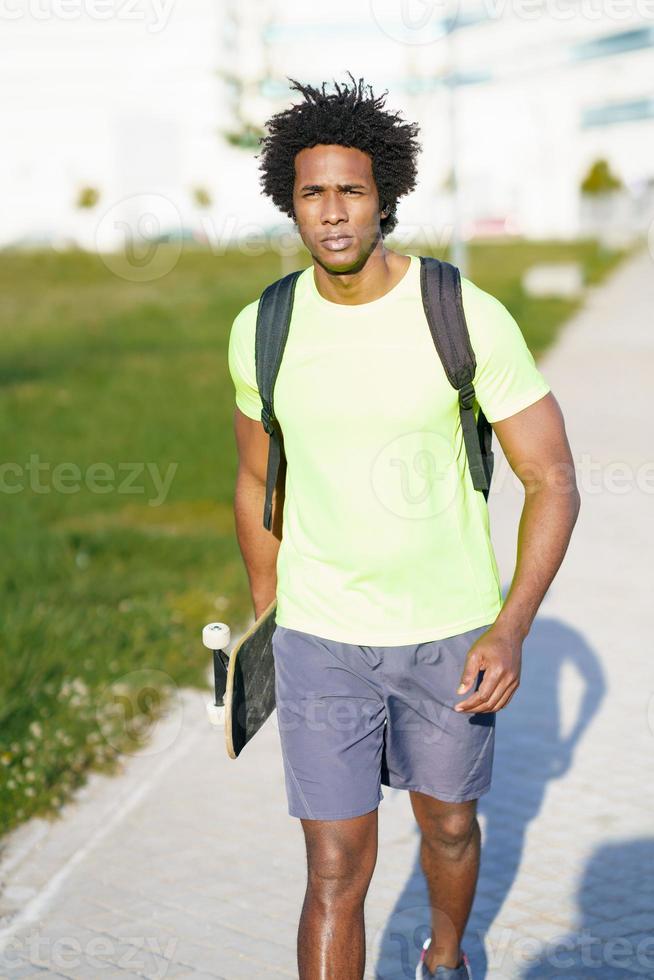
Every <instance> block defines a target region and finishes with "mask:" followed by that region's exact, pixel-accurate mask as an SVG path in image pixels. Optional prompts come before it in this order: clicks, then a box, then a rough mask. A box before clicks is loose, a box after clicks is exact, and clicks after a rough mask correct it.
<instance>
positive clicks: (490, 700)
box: [454, 669, 518, 712]
mask: <svg viewBox="0 0 654 980" xmlns="http://www.w3.org/2000/svg"><path fill="white" fill-rule="evenodd" d="M517 687H518V679H517V677H515V676H514V675H513V674H511V673H509V672H508V671H503V670H501V669H500V670H497V671H492V670H486V671H485V672H484V679H483V680H482V682H481V684H480V685H479V689H478V690H477V691H475V693H474V694H472V695H471V696H470V697H469V698H466V700H465V701H459V703H458V704H457V705H455V707H454V710H455V711H467V712H477V711H480V712H481V711H498V710H500V709H501V708H503V707H504V706H505V705H506V704H508V702H509V701H510V699H511V698H512V697H513V695H514V693H515V691H516V689H517Z"/></svg>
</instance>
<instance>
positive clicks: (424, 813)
mask: <svg viewBox="0 0 654 980" xmlns="http://www.w3.org/2000/svg"><path fill="white" fill-rule="evenodd" d="M409 795H410V797H411V806H412V807H413V812H414V814H415V817H416V820H417V821H418V826H419V828H420V831H421V834H422V839H421V843H420V862H421V865H422V869H423V871H424V873H425V878H426V879H427V888H428V890H429V903H430V905H431V928H432V937H431V945H430V946H429V949H428V950H427V953H426V956H425V963H426V965H427V969H428V970H431V971H432V972H433V971H434V970H435V969H436V967H437V966H440V965H441V964H442V965H443V966H449V967H455V966H458V964H459V961H460V959H461V948H460V943H461V937H462V936H463V932H464V930H465V927H466V923H467V921H468V917H469V915H470V909H471V908H472V902H473V899H474V895H475V888H476V886H477V877H478V874H479V853H480V841H481V834H480V829H479V822H478V820H477V801H476V800H468V801H466V802H465V803H445V802H442V801H441V800H437V799H435V798H434V797H433V796H428V795H427V794H425V793H417V792H414V791H411V792H410V793H409Z"/></svg>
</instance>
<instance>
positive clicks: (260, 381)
mask: <svg viewBox="0 0 654 980" xmlns="http://www.w3.org/2000/svg"><path fill="white" fill-rule="evenodd" d="M303 271H304V270H303V269H299V270H298V271H296V272H291V273H289V274H288V275H286V276H283V277H282V278H281V279H278V280H277V281H276V282H273V283H271V284H270V285H269V286H267V287H266V289H264V291H263V292H262V294H261V296H260V298H259V306H258V309H257V325H256V340H255V363H256V374H257V386H258V388H259V395H260V397H261V401H262V403H263V408H262V410H261V421H262V423H263V427H264V429H265V430H266V432H267V433H268V435H269V436H270V442H269V449H268V471H267V475H266V500H265V505H264V512H263V526H264V527H265V528H266V530H268V531H270V530H271V529H272V495H273V491H274V489H275V486H276V484H277V476H278V472H279V466H280V462H281V457H282V448H281V447H282V432H281V428H280V425H279V421H278V420H277V419H276V418H275V411H274V407H273V391H274V387H275V381H276V378H277V372H278V371H279V367H280V364H281V362H282V357H283V354H284V347H285V345H286V338H287V337H288V331H289V327H290V323H291V313H292V310H293V296H294V293H295V285H296V283H297V279H298V276H299V275H300V274H301V273H302V272H303ZM420 289H421V293H422V303H423V306H424V308H425V315H426V317H427V322H428V323H429V329H430V331H431V335H432V339H433V341H434V344H435V346H436V350H437V351H438V355H439V357H440V359H441V361H442V364H443V367H444V369H445V373H446V375H447V378H448V381H449V382H450V384H451V385H452V387H453V388H455V389H456V390H457V391H458V393H459V410H460V413H461V427H462V430H463V438H464V442H465V447H466V455H467V457H468V467H469V470H470V476H471V478H472V484H473V486H474V488H475V490H480V491H481V492H482V493H483V495H484V499H485V500H488V491H489V489H490V481H491V477H492V474H493V452H492V450H491V442H492V437H493V430H492V428H491V425H490V422H488V420H487V419H486V417H485V415H484V413H483V412H482V410H481V407H480V408H479V413H478V416H477V419H475V414H474V407H473V406H474V403H475V389H474V387H473V384H472V379H473V378H474V376H475V371H476V368H477V362H476V360H475V354H474V351H473V349H472V347H471V344H470V336H469V334H468V327H467V324H466V320H465V314H464V311H463V300H462V297H461V276H460V273H459V270H458V268H457V267H456V266H454V265H451V264H450V263H449V262H441V261H440V260H439V259H434V258H430V257H426V256H420Z"/></svg>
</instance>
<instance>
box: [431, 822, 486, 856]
mask: <svg viewBox="0 0 654 980" xmlns="http://www.w3.org/2000/svg"><path fill="white" fill-rule="evenodd" d="M478 826H479V824H478V822H477V816H476V814H475V813H447V814H440V815H439V816H437V817H435V818H434V819H433V820H432V821H430V824H429V827H428V828H427V831H426V832H425V831H423V835H422V836H423V840H424V842H425V843H426V844H427V845H428V846H432V847H439V848H447V849H448V850H450V851H452V852H454V853H456V852H460V851H464V850H465V849H466V847H467V846H468V844H469V843H470V841H471V840H472V839H473V837H474V835H475V833H476V832H477V829H478Z"/></svg>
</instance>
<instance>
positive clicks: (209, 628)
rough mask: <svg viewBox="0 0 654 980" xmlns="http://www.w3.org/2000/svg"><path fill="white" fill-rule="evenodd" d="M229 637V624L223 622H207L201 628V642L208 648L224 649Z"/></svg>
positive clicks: (229, 639)
mask: <svg viewBox="0 0 654 980" xmlns="http://www.w3.org/2000/svg"><path fill="white" fill-rule="evenodd" d="M231 638H232V635H231V632H230V629H229V626H226V625H225V623H207V625H206V626H205V627H204V629H203V630H202V642H203V643H204V645H205V647H207V649H208V650H224V649H225V647H228V646H229V644H230V641H231Z"/></svg>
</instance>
